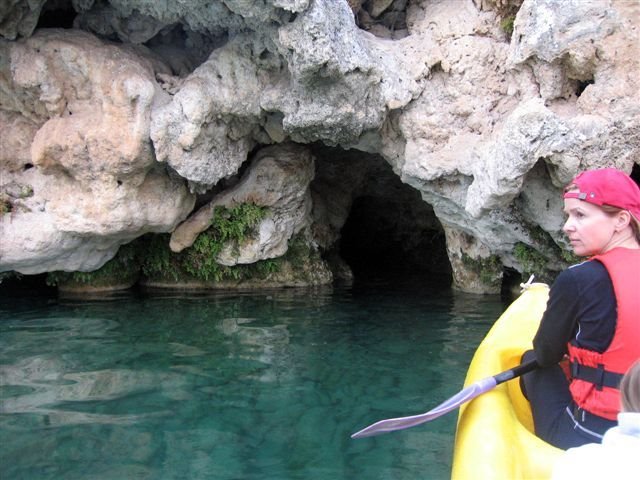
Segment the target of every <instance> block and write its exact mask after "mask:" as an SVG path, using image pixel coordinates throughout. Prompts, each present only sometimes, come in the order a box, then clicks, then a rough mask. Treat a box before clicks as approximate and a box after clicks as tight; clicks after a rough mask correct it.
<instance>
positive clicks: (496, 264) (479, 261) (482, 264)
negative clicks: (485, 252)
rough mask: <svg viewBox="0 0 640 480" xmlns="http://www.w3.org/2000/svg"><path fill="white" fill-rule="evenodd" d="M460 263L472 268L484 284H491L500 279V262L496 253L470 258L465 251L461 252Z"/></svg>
mask: <svg viewBox="0 0 640 480" xmlns="http://www.w3.org/2000/svg"><path fill="white" fill-rule="evenodd" d="M462 263H463V264H464V265H465V266H466V267H467V268H469V269H470V270H473V271H474V272H476V273H477V274H478V276H479V277H480V281H481V282H482V283H483V284H485V285H493V284H496V283H497V282H499V281H500V279H501V276H502V262H500V258H499V257H498V256H497V255H490V256H488V257H484V258H472V257H470V256H469V255H467V254H466V253H463V254H462Z"/></svg>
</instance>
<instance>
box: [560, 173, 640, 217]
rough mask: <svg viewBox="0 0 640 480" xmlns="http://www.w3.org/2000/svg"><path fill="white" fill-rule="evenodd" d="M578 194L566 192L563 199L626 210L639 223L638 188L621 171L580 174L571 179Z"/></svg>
mask: <svg viewBox="0 0 640 480" xmlns="http://www.w3.org/2000/svg"><path fill="white" fill-rule="evenodd" d="M572 183H574V184H575V185H577V186H578V189H579V190H580V191H579V192H567V193H565V194H564V198H578V199H580V200H584V201H585V202H589V203H593V204H594V205H599V206H602V205H611V206H612V207H618V208H621V209H623V210H628V211H629V212H630V213H631V214H632V215H633V216H634V217H635V218H636V220H638V221H640V187H638V184H636V182H634V181H633V179H632V178H631V177H630V176H629V175H627V174H626V173H624V172H623V171H621V170H616V169H615V168H602V169H599V170H588V171H586V172H582V173H581V174H579V175H578V176H577V177H576V178H574V179H573V182H572Z"/></svg>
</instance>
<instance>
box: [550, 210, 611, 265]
mask: <svg viewBox="0 0 640 480" xmlns="http://www.w3.org/2000/svg"><path fill="white" fill-rule="evenodd" d="M564 212H565V213H566V214H567V217H568V218H567V221H566V222H565V224H564V227H562V230H563V231H564V233H565V234H566V235H567V237H568V238H569V242H570V243H571V247H572V248H573V253H575V254H576V255H578V256H580V257H587V256H590V255H596V254H599V253H604V252H606V251H607V250H608V249H609V244H610V243H611V240H612V237H613V234H614V232H615V225H616V218H615V216H611V215H607V214H606V213H605V212H604V210H602V209H601V208H600V207H598V206H597V205H593V204H591V203H588V202H583V201H582V200H579V199H577V198H565V199H564Z"/></svg>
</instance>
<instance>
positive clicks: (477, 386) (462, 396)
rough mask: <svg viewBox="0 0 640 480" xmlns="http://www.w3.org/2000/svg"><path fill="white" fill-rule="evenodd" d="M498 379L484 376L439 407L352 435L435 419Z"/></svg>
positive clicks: (370, 435) (365, 435)
mask: <svg viewBox="0 0 640 480" xmlns="http://www.w3.org/2000/svg"><path fill="white" fill-rule="evenodd" d="M495 386H496V379H495V378H494V377H487V378H483V379H482V380H478V381H477V382H475V383H472V384H471V385H469V386H468V387H466V388H464V389H462V390H460V391H459V392H458V393H456V394H455V395H454V396H453V397H451V398H449V399H448V400H445V401H444V402H442V403H441V404H440V405H438V406H437V407H435V408H433V409H431V410H429V411H428V412H426V413H422V414H420V415H412V416H409V417H399V418H389V419H386V420H380V421H379V422H376V423H374V424H372V425H369V426H368V427H366V428H363V429H362V430H360V431H359V432H356V433H354V434H353V435H351V438H364V437H372V436H374V435H380V434H382V433H387V432H393V431H395V430H402V429H405V428H410V427H415V426H416V425H420V424H422V423H425V422H428V421H430V420H434V419H436V418H438V417H440V416H442V415H444V414H445V413H449V412H450V411H451V410H455V409H456V408H458V407H459V406H460V405H462V404H463V403H466V402H468V401H469V400H473V399H474V398H476V397H477V396H478V395H482V394H483V393H485V392H488V391H489V390H491V389H493V388H495Z"/></svg>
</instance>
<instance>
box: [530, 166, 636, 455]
mask: <svg viewBox="0 0 640 480" xmlns="http://www.w3.org/2000/svg"><path fill="white" fill-rule="evenodd" d="M564 211H565V213H566V215H567V221H566V223H565V224H564V227H563V231H564V232H565V234H566V235H567V237H568V239H569V242H570V243H571V246H572V248H573V251H574V253H575V254H576V255H578V256H581V257H587V258H588V261H585V262H583V263H580V264H578V265H574V266H572V267H570V268H568V269H567V270H565V271H563V272H562V273H560V275H558V277H557V279H556V281H555V282H554V283H553V285H552V287H551V289H550V292H549V300H548V301H547V307H546V310H545V313H544V315H543V317H542V321H541V323H540V327H539V329H538V332H537V333H536V335H535V337H534V340H533V350H530V351H528V352H525V354H524V355H523V358H522V361H523V362H526V361H529V360H534V359H535V360H536V361H537V363H538V365H539V367H540V368H538V369H536V370H534V371H533V372H530V373H528V374H526V375H524V376H523V377H521V381H520V384H521V387H522V391H523V393H524V395H525V396H526V397H527V399H528V400H529V402H530V404H531V410H532V413H533V421H534V428H535V432H536V435H537V436H539V437H540V438H542V439H543V440H545V441H546V442H548V443H550V444H552V445H554V446H556V447H559V448H562V449H567V448H571V447H577V446H580V445H583V444H585V443H593V442H600V441H601V440H602V437H603V435H604V433H605V432H606V431H607V430H608V429H610V428H611V427H614V426H615V425H616V418H617V414H618V412H619V409H620V391H619V388H618V387H619V383H620V380H621V378H622V376H623V374H624V373H625V372H626V371H627V370H628V369H629V367H630V366H631V365H632V364H633V363H634V362H635V361H636V360H638V359H639V358H640V316H639V314H640V188H639V187H638V185H637V184H636V183H635V182H634V181H633V180H632V179H631V178H630V177H629V176H628V175H627V174H625V173H624V172H622V171H620V170H616V169H613V168H606V169H599V170H590V171H586V172H583V173H581V174H579V175H578V176H577V177H576V178H575V179H574V180H573V181H572V182H571V183H570V184H569V185H568V186H567V187H566V188H565V193H564ZM565 360H568V362H567V361H565ZM563 367H564V368H563Z"/></svg>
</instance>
